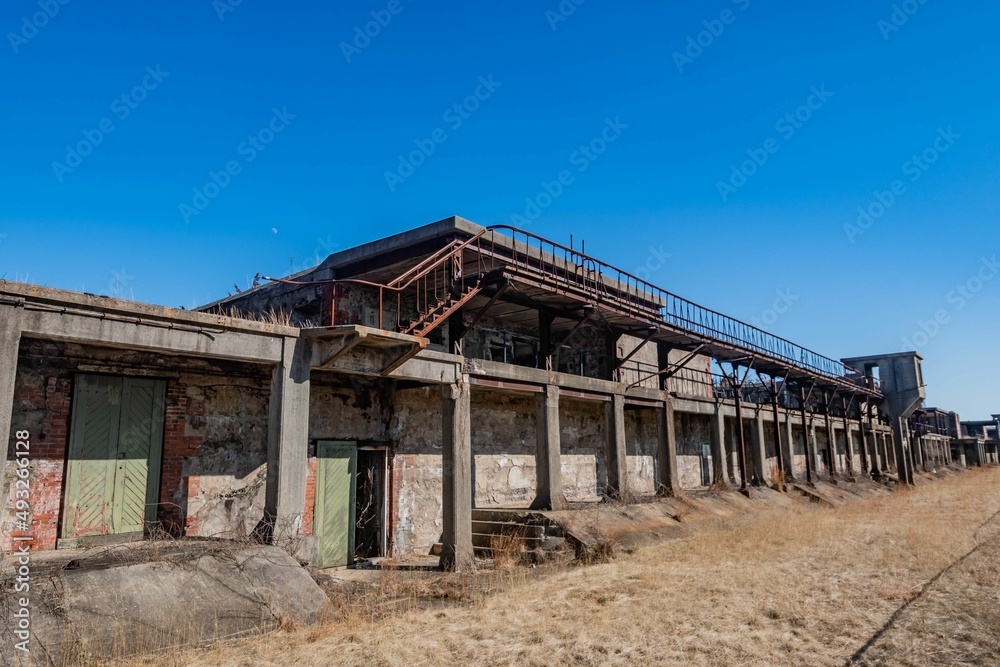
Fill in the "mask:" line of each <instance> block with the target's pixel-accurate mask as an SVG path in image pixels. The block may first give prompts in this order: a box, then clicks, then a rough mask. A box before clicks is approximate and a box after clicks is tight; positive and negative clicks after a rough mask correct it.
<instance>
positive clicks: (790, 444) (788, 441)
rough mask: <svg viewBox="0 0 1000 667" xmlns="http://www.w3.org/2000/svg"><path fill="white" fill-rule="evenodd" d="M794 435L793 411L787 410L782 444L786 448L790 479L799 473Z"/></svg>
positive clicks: (786, 462)
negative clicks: (796, 466) (796, 464)
mask: <svg viewBox="0 0 1000 667" xmlns="http://www.w3.org/2000/svg"><path fill="white" fill-rule="evenodd" d="M793 435H795V431H793V430H792V411H791V410H785V439H784V442H783V443H782V446H783V447H784V448H785V474H786V475H787V476H788V480H789V481H792V480H794V479H795V477H796V475H797V474H798V471H797V470H796V468H795V440H794V439H793V438H792V436H793Z"/></svg>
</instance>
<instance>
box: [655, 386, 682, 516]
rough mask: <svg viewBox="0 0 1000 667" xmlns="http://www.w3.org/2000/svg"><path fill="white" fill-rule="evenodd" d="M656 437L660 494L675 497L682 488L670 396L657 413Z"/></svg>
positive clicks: (672, 403) (675, 426)
mask: <svg viewBox="0 0 1000 667" xmlns="http://www.w3.org/2000/svg"><path fill="white" fill-rule="evenodd" d="M656 435H657V440H658V452H657V457H656V460H657V463H658V464H659V475H660V479H659V493H660V494H661V495H665V496H669V497H674V496H676V495H677V494H678V493H679V492H680V488H681V487H680V480H679V479H678V475H677V424H676V422H675V421H674V402H673V399H672V398H671V397H670V396H667V400H666V402H665V403H664V404H663V407H662V408H659V409H657V411H656Z"/></svg>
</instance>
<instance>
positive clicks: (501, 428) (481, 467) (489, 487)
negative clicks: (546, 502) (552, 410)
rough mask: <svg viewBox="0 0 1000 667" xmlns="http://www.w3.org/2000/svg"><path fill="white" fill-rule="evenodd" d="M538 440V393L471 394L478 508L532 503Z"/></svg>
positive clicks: (474, 475)
mask: <svg viewBox="0 0 1000 667" xmlns="http://www.w3.org/2000/svg"><path fill="white" fill-rule="evenodd" d="M535 441H536V415H535V396H533V395H519V394H509V393H502V392H498V391H476V390H474V391H473V392H472V455H473V469H472V474H473V482H474V484H475V503H474V505H473V506H474V507H530V506H531V503H532V501H534V499H535Z"/></svg>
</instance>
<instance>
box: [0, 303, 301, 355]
mask: <svg viewBox="0 0 1000 667" xmlns="http://www.w3.org/2000/svg"><path fill="white" fill-rule="evenodd" d="M13 312H14V309H12V308H9V309H8V308H4V309H3V317H4V318H7V317H9V316H10V315H11V313H13ZM22 317H23V326H22V335H23V336H24V337H25V338H42V339H48V340H59V341H66V342H72V343H81V344H84V345H103V346H106V347H114V348H119V349H128V350H152V351H156V352H166V353H168V354H178V355H185V356H191V357H208V358H214V359H229V360H232V361H247V362H257V363H278V362H280V361H281V355H282V340H284V338H283V337H281V336H275V335H267V334H257V333H247V332H240V331H229V330H223V329H219V330H211V329H204V330H196V329H193V328H180V327H182V326H188V325H180V324H177V325H176V328H174V325H172V324H171V323H163V322H152V321H149V322H147V321H141V320H138V319H137V320H136V321H135V322H127V321H121V320H112V319H101V318H99V317H93V316H88V315H79V314H73V313H59V312H50V311H37V310H31V311H22ZM296 335H297V334H296Z"/></svg>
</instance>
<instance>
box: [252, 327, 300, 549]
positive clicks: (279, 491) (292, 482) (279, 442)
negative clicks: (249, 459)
mask: <svg viewBox="0 0 1000 667" xmlns="http://www.w3.org/2000/svg"><path fill="white" fill-rule="evenodd" d="M282 345H283V347H282V353H281V363H279V364H278V365H277V366H275V368H274V370H273V371H272V373H271V400H270V409H269V416H268V427H267V487H266V489H265V493H264V515H265V519H264V521H265V525H264V526H258V529H257V530H258V534H262V535H263V536H264V537H265V538H269V539H270V540H271V541H278V540H284V539H293V538H296V537H297V536H298V535H299V529H300V528H301V527H302V513H303V511H304V510H305V505H306V476H307V474H308V471H309V465H308V464H309V459H308V456H309V377H310V372H311V369H312V349H313V348H312V345H313V344H312V341H309V340H306V339H303V338H285V339H284V342H283V344H282ZM262 530H263V531H264V532H263V533H261V531H262Z"/></svg>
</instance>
